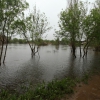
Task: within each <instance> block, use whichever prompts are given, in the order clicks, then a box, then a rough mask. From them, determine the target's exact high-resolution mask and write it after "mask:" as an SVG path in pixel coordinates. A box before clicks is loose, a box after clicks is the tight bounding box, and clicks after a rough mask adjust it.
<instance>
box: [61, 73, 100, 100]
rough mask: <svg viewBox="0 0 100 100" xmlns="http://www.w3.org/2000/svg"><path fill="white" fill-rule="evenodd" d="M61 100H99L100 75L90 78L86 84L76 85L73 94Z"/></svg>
mask: <svg viewBox="0 0 100 100" xmlns="http://www.w3.org/2000/svg"><path fill="white" fill-rule="evenodd" d="M61 100H100V74H96V75H93V76H92V77H90V78H89V80H88V83H87V84H84V83H80V84H78V85H77V86H76V87H75V88H74V94H72V95H69V96H68V95H67V96H65V98H63V99H61Z"/></svg>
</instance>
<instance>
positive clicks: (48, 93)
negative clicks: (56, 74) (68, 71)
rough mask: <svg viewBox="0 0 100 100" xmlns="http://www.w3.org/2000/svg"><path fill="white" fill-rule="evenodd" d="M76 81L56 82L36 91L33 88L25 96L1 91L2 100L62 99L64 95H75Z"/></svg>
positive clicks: (39, 86) (0, 97)
mask: <svg viewBox="0 0 100 100" xmlns="http://www.w3.org/2000/svg"><path fill="white" fill-rule="evenodd" d="M75 85H76V81H74V80H72V79H69V78H66V79H62V80H55V81H52V82H49V83H48V84H45V83H43V84H41V85H38V86H37V87H36V88H35V89H33V87H32V86H31V87H30V88H29V89H27V92H25V93H23V94H19V93H17V92H16V93H11V92H10V91H8V90H1V92H0V100H55V99H57V100H58V99H60V98H61V97H62V96H63V95H64V94H71V93H73V92H74V91H73V87H74V86H75Z"/></svg>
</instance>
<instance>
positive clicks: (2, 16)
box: [0, 0, 28, 65]
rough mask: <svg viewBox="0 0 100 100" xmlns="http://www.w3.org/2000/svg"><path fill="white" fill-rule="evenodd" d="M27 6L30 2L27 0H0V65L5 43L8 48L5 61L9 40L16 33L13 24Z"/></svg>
mask: <svg viewBox="0 0 100 100" xmlns="http://www.w3.org/2000/svg"><path fill="white" fill-rule="evenodd" d="M27 7H28V3H27V2H26V1H25V0H0V36H1V37H2V40H1V45H2V46H1V53H0V65H1V59H2V58H3V51H4V44H6V48H5V52H4V58H3V63H4V61H5V57H6V52H7V46H8V43H9V40H10V39H11V37H12V35H13V34H15V29H13V28H12V24H13V23H14V21H16V20H17V19H18V18H19V17H20V15H21V13H22V11H24V10H25V9H26V8H27Z"/></svg>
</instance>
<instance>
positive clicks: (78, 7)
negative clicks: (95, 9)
mask: <svg viewBox="0 0 100 100" xmlns="http://www.w3.org/2000/svg"><path fill="white" fill-rule="evenodd" d="M85 16H86V9H85V8H84V4H83V3H82V2H78V0H71V1H69V6H68V8H67V9H66V10H64V11H62V12H61V14H60V21H59V27H60V31H59V34H60V35H61V36H62V37H65V38H68V39H69V40H70V45H71V47H72V53H73V56H74V57H76V55H75V51H76V41H77V40H78V41H81V39H82V36H83V32H82V23H83V19H84V17H85ZM80 46H81V45H80ZM80 55H81V47H80Z"/></svg>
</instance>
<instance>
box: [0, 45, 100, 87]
mask: <svg viewBox="0 0 100 100" xmlns="http://www.w3.org/2000/svg"><path fill="white" fill-rule="evenodd" d="M39 55H40V57H39ZM39 55H38V54H37V55H36V56H35V57H34V58H33V59H32V58H31V51H30V48H29V46H28V45H27V44H10V45H9V46H8V51H7V57H6V61H5V65H2V66H1V67H0V88H9V87H11V88H17V87H18V86H22V85H25V86H29V84H33V85H37V84H38V83H41V82H43V81H45V82H49V81H52V80H54V79H62V78H65V77H69V76H70V77H73V78H75V77H82V76H83V75H84V73H86V72H88V71H89V70H93V69H94V68H95V67H99V66H100V53H96V52H94V51H93V49H91V48H89V51H88V56H87V58H84V59H83V58H80V55H79V48H77V52H76V55H77V58H76V59H74V58H73V56H72V54H71V51H70V47H69V46H67V45H60V46H52V45H48V46H41V47H40V48H39Z"/></svg>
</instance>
